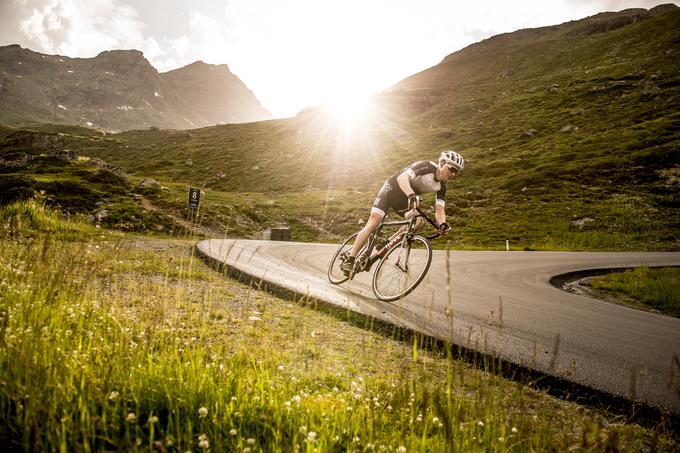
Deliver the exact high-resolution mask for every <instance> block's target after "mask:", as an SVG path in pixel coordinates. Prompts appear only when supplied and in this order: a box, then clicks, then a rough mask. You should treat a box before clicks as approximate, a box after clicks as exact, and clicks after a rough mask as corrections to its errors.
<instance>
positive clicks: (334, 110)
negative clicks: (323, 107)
mask: <svg viewBox="0 0 680 453" xmlns="http://www.w3.org/2000/svg"><path fill="white" fill-rule="evenodd" d="M327 107H328V109H329V111H330V113H331V115H332V116H333V118H334V119H335V120H336V121H338V122H339V123H340V124H342V125H344V126H354V125H357V124H359V123H362V122H364V121H365V120H366V119H367V118H368V117H369V116H370V114H371V112H372V106H371V102H370V99H369V97H368V96H365V95H357V94H349V93H343V95H339V96H337V97H336V98H334V99H332V100H331V101H330V102H328V104H327Z"/></svg>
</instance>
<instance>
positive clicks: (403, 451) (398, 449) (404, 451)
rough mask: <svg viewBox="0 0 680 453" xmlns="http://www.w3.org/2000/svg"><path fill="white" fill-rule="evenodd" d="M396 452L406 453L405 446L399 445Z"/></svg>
mask: <svg viewBox="0 0 680 453" xmlns="http://www.w3.org/2000/svg"><path fill="white" fill-rule="evenodd" d="M397 453H406V447H404V446H403V445H400V446H399V448H397Z"/></svg>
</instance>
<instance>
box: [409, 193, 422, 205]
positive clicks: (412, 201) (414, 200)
mask: <svg viewBox="0 0 680 453" xmlns="http://www.w3.org/2000/svg"><path fill="white" fill-rule="evenodd" d="M419 207H420V197H419V196H418V195H416V194H414V193H412V194H411V195H409V196H408V208H409V209H416V208H419Z"/></svg>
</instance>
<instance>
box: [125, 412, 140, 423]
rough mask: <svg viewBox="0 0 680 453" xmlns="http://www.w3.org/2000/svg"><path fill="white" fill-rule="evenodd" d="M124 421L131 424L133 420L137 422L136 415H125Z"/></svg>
mask: <svg viewBox="0 0 680 453" xmlns="http://www.w3.org/2000/svg"><path fill="white" fill-rule="evenodd" d="M125 420H126V421H128V422H130V423H132V422H134V421H135V420H137V415H136V414H135V413H134V412H130V413H128V414H127V417H126V418H125Z"/></svg>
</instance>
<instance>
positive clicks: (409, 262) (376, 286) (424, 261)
mask: <svg viewBox="0 0 680 453" xmlns="http://www.w3.org/2000/svg"><path fill="white" fill-rule="evenodd" d="M408 247H409V249H404V248H403V247H401V246H399V247H396V248H394V249H392V250H390V251H389V252H388V254H387V255H386V256H385V257H384V258H383V260H382V261H381V262H380V263H379V264H378V268H377V269H376V273H375V275H374V277H373V290H374V292H375V294H376V296H377V297H378V298H379V299H382V300H397V299H399V298H401V297H403V296H405V295H406V294H408V293H410V292H411V291H413V289H415V287H416V286H418V284H419V283H420V281H421V280H422V279H423V277H424V276H425V273H426V272H427V270H428V269H429V267H430V262H431V259H432V251H431V249H430V246H429V243H427V241H426V240H425V239H423V238H421V237H419V236H416V237H414V238H413V239H412V240H411V241H410V243H409V245H408Z"/></svg>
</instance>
